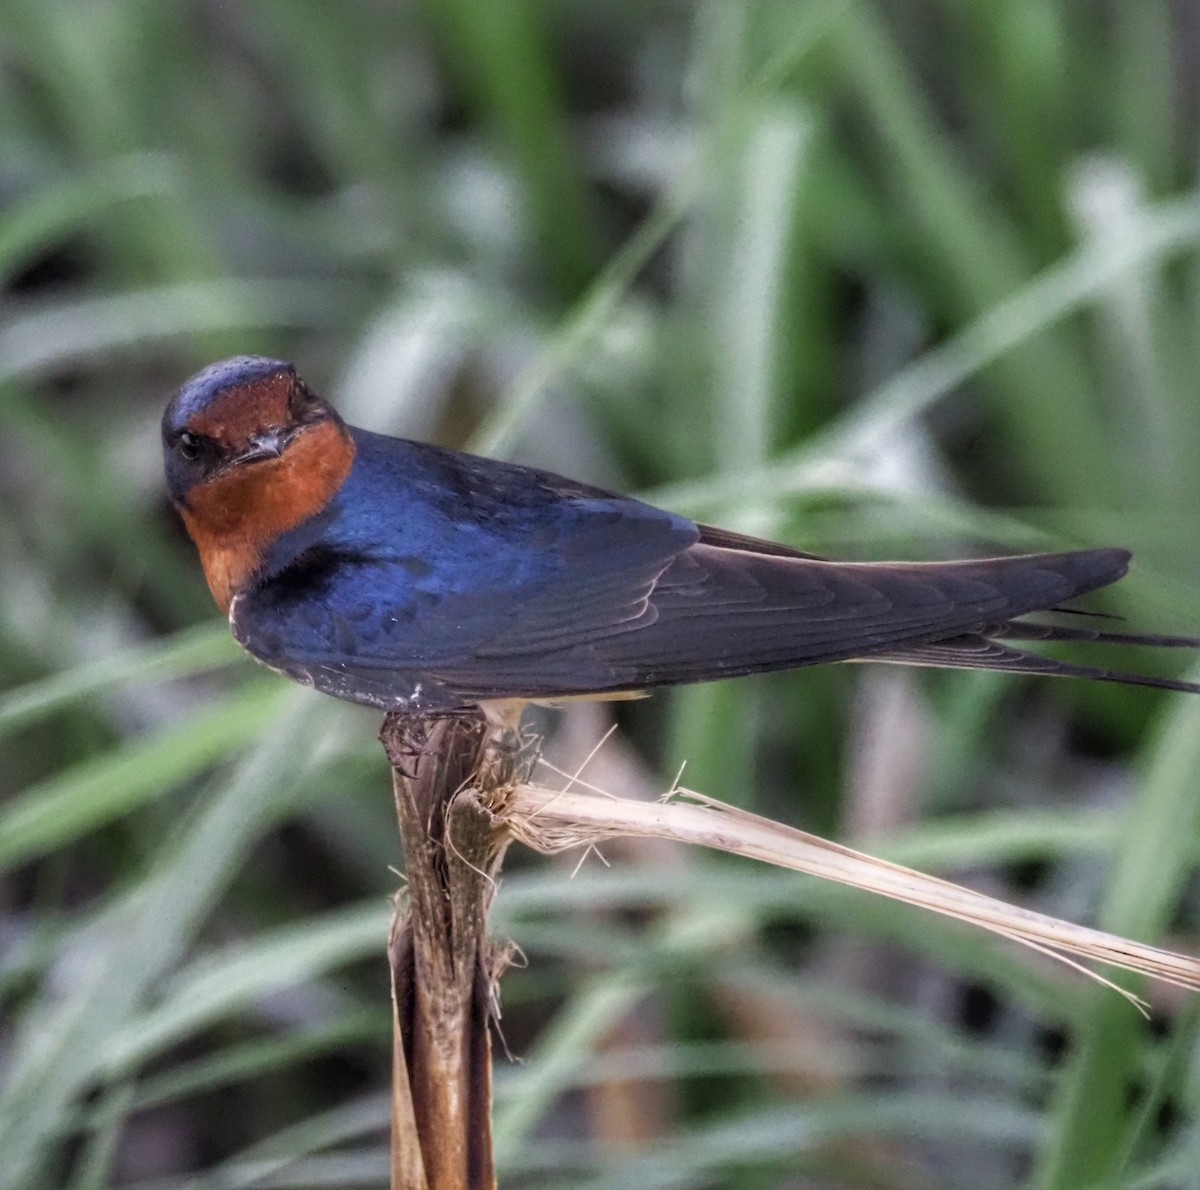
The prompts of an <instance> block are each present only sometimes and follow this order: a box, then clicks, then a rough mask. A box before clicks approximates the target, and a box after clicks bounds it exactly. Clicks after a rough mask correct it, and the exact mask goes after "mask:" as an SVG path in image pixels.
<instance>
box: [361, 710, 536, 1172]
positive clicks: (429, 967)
mask: <svg viewBox="0 0 1200 1190" xmlns="http://www.w3.org/2000/svg"><path fill="white" fill-rule="evenodd" d="M508 735H509V733H508V732H507V731H506V730H505V729H498V728H494V727H489V726H488V725H487V724H486V723H485V721H484V719H483V717H482V716H466V717H458V718H453V719H417V718H409V717H405V716H402V715H397V714H389V715H388V716H387V718H386V719H385V720H384V725H383V730H382V732H381V733H380V738H381V740H382V741H383V745H384V748H385V750H386V751H387V754H388V760H389V761H390V762H391V765H392V785H393V789H394V792H395V799H396V816H397V820H398V822H399V826H400V836H401V841H402V843H403V847H404V858H405V870H406V875H407V891H406V895H405V896H403V897H401V898H398V903H397V911H396V917H395V918H394V920H393V923H392V933H391V938H390V941H389V946H388V955H389V960H390V964H391V975H392V1003H393V1025H394V1039H393V1057H394V1072H393V1094H392V1187H393V1190H451V1188H454V1190H459V1188H468V1190H476V1188H484V1187H493V1186H495V1170H494V1166H493V1161H492V1136H491V1073H492V1072H491V1043H490V1038H489V1035H488V1020H489V1014H490V1008H491V1005H492V1003H493V1002H494V993H493V988H494V983H495V980H496V979H497V978H498V975H499V971H500V968H501V966H502V965H503V962H504V955H503V953H501V952H499V951H497V950H496V949H495V948H494V947H493V946H492V944H491V943H490V942H489V941H488V939H487V935H486V931H485V927H486V922H487V913H488V909H489V907H490V905H491V900H492V895H493V892H494V890H495V880H494V873H495V872H496V871H497V870H498V869H499V866H500V860H501V858H502V854H503V845H502V844H501V843H500V842H498V840H499V839H500V838H501V835H500V832H498V831H497V829H496V824H495V819H494V818H493V816H492V814H491V813H490V812H489V811H488V810H487V809H485V808H484V804H483V800H485V799H486V800H496V799H497V798H498V794H499V793H500V792H501V791H502V790H503V789H504V788H505V787H506V786H507V785H508V784H511V783H512V782H513V781H514V780H515V769H516V764H517V756H518V750H517V747H516V741H515V739H510V738H507V737H508Z"/></svg>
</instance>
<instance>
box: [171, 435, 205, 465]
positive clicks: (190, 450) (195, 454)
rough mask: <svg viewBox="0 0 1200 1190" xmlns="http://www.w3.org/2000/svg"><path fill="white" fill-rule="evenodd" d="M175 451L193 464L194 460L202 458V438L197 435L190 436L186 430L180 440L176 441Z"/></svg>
mask: <svg viewBox="0 0 1200 1190" xmlns="http://www.w3.org/2000/svg"><path fill="white" fill-rule="evenodd" d="M175 449H176V450H178V451H179V453H180V454H181V455H182V456H183V457H184V458H185V459H187V460H188V461H189V462H191V461H192V460H193V459H198V458H199V457H200V438H199V436H198V435H196V434H190V433H188V431H187V430H184V431H183V433H182V434H180V435H179V437H178V438H176V439H175Z"/></svg>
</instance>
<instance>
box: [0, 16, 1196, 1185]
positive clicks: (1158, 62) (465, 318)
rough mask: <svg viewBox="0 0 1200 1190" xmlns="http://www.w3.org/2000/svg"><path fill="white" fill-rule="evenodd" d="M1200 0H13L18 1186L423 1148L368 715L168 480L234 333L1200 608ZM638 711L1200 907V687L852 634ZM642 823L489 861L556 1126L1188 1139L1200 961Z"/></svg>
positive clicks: (733, 781) (578, 1135) (547, 1152)
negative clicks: (1139, 965)
mask: <svg viewBox="0 0 1200 1190" xmlns="http://www.w3.org/2000/svg"><path fill="white" fill-rule="evenodd" d="M1198 17H1200V12H1198V11H1197V8H1196V5H1195V4H1194V3H1193V2H1192V0H1185V2H1184V3H1181V4H1179V3H1177V4H1168V3H1166V0H1138V2H1137V3H1133V2H1123V0H1113V2H1111V3H1106V2H1103V0H1090V2H1088V3H1083V4H1080V3H1072V2H1069V0H1005V3H1003V4H996V3H993V2H992V0H892V2H890V3H884V2H882V0H875V2H873V3H872V2H868V0H804V2H801V0H697V2H695V3H679V2H678V0H675V2H668V0H645V2H643V3H633V2H631V0H611V2H610V3H606V4H601V5H597V4H584V3H578V2H576V0H505V2H504V3H494V2H490V0H443V2H442V3H432V2H429V3H404V2H403V0H341V2H340V3H336V4H334V3H322V2H321V0H253V2H251V3H244V4H233V3H222V2H220V0H190V2H189V0H90V2H88V3H80V2H79V0H0V286H2V288H0V871H2V872H3V881H2V883H0V1005H2V1008H0V1185H3V1186H4V1187H6V1188H9V1187H11V1188H13V1190H19V1188H21V1187H63V1188H70V1190H98V1188H100V1187H105V1186H122V1187H125V1186H136V1187H139V1188H141V1190H149V1188H150V1187H153V1188H154V1190H175V1188H177V1187H178V1188H182V1187H184V1186H194V1185H212V1186H216V1185H220V1186H222V1187H229V1188H232V1187H252V1186H271V1187H285V1186H289V1187H292V1186H294V1187H300V1186H313V1185H318V1184H319V1185H324V1186H346V1187H350V1186H376V1185H380V1184H382V1181H383V1179H384V1172H383V1171H384V1170H385V1168H386V1132H385V1129H386V1124H387V1118H388V1107H387V1097H386V1086H387V1078H388V1063H389V1057H390V1039H389V1025H388V1014H387V985H386V973H385V969H384V962H383V957H382V952H383V945H384V940H385V936H386V929H387V921H388V912H389V909H388V901H387V896H388V894H389V893H390V891H391V890H392V888H393V886H394V883H395V881H394V878H393V877H392V876H390V875H389V872H388V864H389V863H394V862H395V860H396V854H395V852H396V848H395V846H394V844H393V843H392V839H393V838H394V834H393V828H392V826H391V822H390V813H391V811H390V799H389V796H388V780H387V773H386V770H385V767H384V761H383V757H382V755H381V753H380V752H379V750H378V747H377V745H376V744H375V741H374V731H375V729H376V727H377V723H376V721H375V717H374V716H373V715H371V714H370V713H368V712H366V711H362V710H358V709H355V708H348V707H345V706H342V705H339V704H337V703H334V702H332V701H330V700H327V699H323V698H321V697H320V696H318V695H314V694H312V693H311V692H307V691H299V690H290V689H288V688H286V686H285V684H284V683H282V682H281V681H278V680H275V679H272V678H269V677H268V676H267V675H265V674H263V673H262V672H261V671H260V670H257V669H256V668H255V667H254V666H253V665H252V664H250V663H249V662H248V661H245V660H244V659H242V658H240V656H239V654H238V652H237V650H236V649H235V647H234V646H233V644H232V642H230V641H229V640H228V634H227V632H226V630H225V628H224V625H222V624H220V623H219V622H218V617H217V615H216V614H215V612H214V610H213V608H212V606H211V603H210V602H209V600H208V596H207V592H206V591H205V590H204V587H203V582H202V579H201V577H200V574H199V569H198V566H197V565H196V563H195V560H194V558H193V556H192V553H191V550H190V547H189V545H188V543H187V542H186V540H185V539H184V538H183V537H182V534H181V532H180V528H179V526H178V525H177V524H176V522H175V519H174V517H173V515H172V514H171V513H170V510H169V509H168V508H167V507H166V504H165V501H164V498H163V495H162V491H161V485H160V478H159V468H160V462H159V448H158V440H157V422H158V417H159V412H160V409H161V407H162V404H163V403H164V401H165V399H166V397H167V396H168V395H169V393H170V392H171V390H172V389H173V388H174V387H175V386H176V385H178V383H180V382H181V381H182V379H184V378H185V377H186V376H187V375H188V374H190V373H191V372H192V371H193V370H195V369H196V368H198V367H200V366H202V365H203V364H205V363H207V362H209V361H210V360H211V359H214V358H217V357H219V356H221V355H226V354H232V353H235V352H265V353H269V354H272V355H279V356H285V357H288V358H291V359H294V360H295V361H296V363H297V365H298V366H299V367H300V369H301V371H302V372H303V374H304V375H305V376H306V377H307V378H308V379H309V380H310V381H311V382H312V383H313V384H314V385H315V386H316V387H317V388H318V389H319V390H321V391H323V392H325V393H326V394H327V395H329V396H330V397H331V398H332V399H334V400H335V402H336V403H337V404H338V405H339V407H340V408H341V409H342V410H343V411H344V412H345V413H346V414H347V416H348V417H349V418H350V419H351V420H352V421H355V422H357V423H359V424H364V425H368V426H370V427H371V428H374V429H380V430H386V431H390V432H398V433H410V434H412V435H414V436H422V437H429V438H436V439H438V440H441V441H445V442H448V443H451V444H454V445H473V446H474V447H475V448H476V449H481V450H485V451H489V452H493V453H499V454H504V455H507V456H511V457H517V458H520V459H522V460H525V461H531V462H536V463H539V464H541V465H545V466H550V467H552V468H554V469H556V470H559V471H562V472H565V473H568V474H572V475H576V476H578V477H580V478H583V479H588V480H591V481H594V482H599V483H603V484H606V485H609V486H614V487H618V488H622V489H624V490H630V491H639V492H642V493H645V494H647V495H649V496H650V497H651V498H653V499H656V500H659V501H661V502H665V503H668V504H670V505H671V506H672V507H674V508H677V509H679V510H680V511H684V512H687V513H689V514H693V515H696V516H700V517H703V518H705V519H708V520H712V521H718V522H721V523H724V524H727V525H729V526H730V527H733V528H739V529H742V530H747V531H752V532H761V533H764V534H770V535H775V536H778V537H780V538H784V539H786V540H789V541H792V542H794V543H796V544H798V545H802V546H804V547H806V548H810V549H815V550H820V551H828V552H831V553H835V552H836V553H841V554H844V555H850V556H864V557H865V556H872V557H882V556H886V555H888V554H907V555H909V556H930V557H935V556H936V557H946V556H951V555H952V554H953V553H955V552H958V551H963V550H972V549H973V550H976V551H983V550H989V549H1009V550H1016V549H1022V548H1034V547H1042V546H1046V545H1059V546H1067V545H1072V544H1078V543H1109V544H1124V545H1128V546H1130V547H1131V548H1133V549H1135V550H1136V552H1137V556H1138V565H1137V568H1136V572H1135V574H1134V575H1133V576H1131V578H1130V579H1129V580H1128V581H1127V582H1126V583H1123V584H1122V585H1121V587H1120V589H1119V590H1118V591H1116V592H1114V593H1113V595H1112V598H1111V599H1110V600H1107V601H1106V602H1103V603H1102V604H1101V605H1100V606H1102V607H1103V608H1104V610H1107V611H1111V612H1117V613H1120V614H1123V615H1127V616H1128V617H1129V618H1130V619H1131V620H1133V621H1134V622H1136V623H1137V624H1139V625H1146V626H1148V627H1151V628H1160V629H1162V630H1164V631H1170V630H1172V629H1174V630H1181V631H1186V630H1188V629H1189V628H1190V629H1191V630H1193V631H1195V630H1196V626H1197V625H1198V624H1200V598H1197V596H1196V590H1197V586H1198V582H1200V548H1197V540H1198V537H1200V533H1198V530H1200V488H1198V486H1197V480H1196V469H1195V465H1194V460H1195V459H1196V458H1197V457H1198V456H1200V401H1198V400H1197V396H1196V376H1197V366H1196V361H1197V355H1196V341H1197V334H1196V327H1197V320H1198V317H1200V257H1198V254H1197V249H1198V248H1200V196H1198V195H1197V194H1196V192H1195V190H1194V187H1195V160H1196V152H1195V149H1196V145H1195V135H1194V128H1195V114H1196V111H1197V109H1198V107H1200V85H1198V84H1197V77H1196V73H1195V70H1194V69H1193V66H1194V63H1195V61H1196V58H1197V54H1198V53H1200V40H1198V36H1200V20H1198ZM1134 663H1135V664H1139V663H1144V664H1147V665H1149V664H1154V662H1153V661H1151V660H1148V659H1143V658H1134ZM622 724H623V726H624V727H625V728H626V729H627V733H628V737H629V738H630V739H632V740H633V741H635V742H636V744H637V746H638V749H639V753H640V756H641V758H642V760H643V761H644V763H645V764H647V765H648V766H650V769H651V771H653V772H655V773H656V774H657V777H656V780H658V781H659V782H660V784H661V787H662V788H666V787H667V785H668V784H669V782H670V779H671V777H672V775H673V774H674V772H675V769H676V768H677V766H678V764H679V762H680V761H681V760H683V759H685V758H686V759H687V761H688V769H687V776H686V780H687V783H688V784H689V785H690V786H692V787H694V788H699V789H702V790H705V791H706V792H709V793H711V794H713V795H715V796H718V797H725V798H729V799H737V800H744V801H753V802H754V803H755V804H756V805H757V807H758V808H760V809H762V810H764V811H765V812H768V813H771V814H773V815H775V816H778V817H780V818H783V819H785V820H787V821H791V822H795V823H797V824H800V825H805V826H808V827H810V828H813V829H819V830H823V831H827V832H831V833H835V834H837V835H838V836H840V837H851V836H858V837H859V838H860V839H861V838H863V837H866V841H867V844H868V845H869V846H871V847H872V848H873V849H874V850H876V851H879V852H885V853H886V854H888V855H889V856H894V857H896V858H898V859H902V860H903V861H905V862H910V863H915V864H918V865H923V866H927V867H929V868H936V869H937V870H938V871H941V872H945V873H947V874H950V875H952V876H953V875H955V874H958V875H959V876H960V877H961V878H965V879H970V881H971V882H972V883H974V884H976V885H978V886H980V887H985V888H987V889H988V890H989V891H993V892H998V893H1000V894H1002V895H1008V896H1011V897H1013V898H1017V899H1022V900H1025V901H1027V902H1028V903H1031V904H1035V905H1036V906H1037V907H1038V908H1041V909H1044V910H1047V911H1050V912H1056V913H1060V914H1063V915H1066V916H1070V917H1073V918H1076V919H1079V920H1095V921H1096V922H1097V923H1098V924H1100V925H1102V926H1105V927H1107V928H1111V929H1116V930H1123V931H1129V932H1131V933H1135V934H1136V935H1137V936H1138V937H1141V938H1144V939H1147V940H1154V939H1157V938H1162V937H1166V936H1169V935H1174V936H1177V937H1182V938H1183V941H1182V942H1181V945H1183V946H1184V947H1185V948H1186V947H1187V946H1188V945H1189V942H1188V940H1187V937H1186V935H1187V934H1188V933H1189V932H1190V933H1193V934H1194V927H1195V925H1196V921H1197V902H1196V897H1195V889H1194V884H1193V881H1192V871H1193V868H1194V865H1195V859H1196V855H1197V850H1198V849H1197V814H1198V813H1200V799H1198V798H1197V797H1196V796H1195V791H1196V776H1197V773H1200V755H1198V749H1200V706H1197V705H1196V704H1194V703H1188V702H1187V700H1186V699H1182V698H1171V697H1166V696H1161V695H1157V694H1154V693H1152V692H1149V691H1128V690H1119V689H1109V688H1093V687H1087V686H1081V685H1078V684H1068V683H1057V682H1048V681H1042V682H1036V681H1024V680H1016V679H1004V678H1000V679H997V678H995V677H993V676H986V675H971V674H930V675H919V676H914V677H910V676H908V675H896V674H893V673H890V672H885V673H883V674H880V673H878V672H872V671H870V670H869V669H864V670H858V669H856V670H855V671H854V672H849V671H847V670H840V671H832V672H824V671H818V672H814V673H810V674H802V675H798V676H797V675H789V676H785V677H776V678H771V679H763V680H755V681H744V682H740V683H737V684H732V685H729V686H723V687H708V688H703V689H695V690H689V691H686V692H683V693H682V694H681V695H680V696H678V697H674V698H666V697H660V698H656V699H654V700H651V701H650V702H647V703H645V704H639V705H636V706H631V707H629V708H624V709H623V710H622ZM552 725H553V724H551V726H552ZM593 742H594V740H593ZM551 746H552V748H553V746H554V745H553V743H552V745H551ZM564 747H565V745H564ZM585 751H586V749H585ZM562 755H563V757H564V762H569V756H568V753H567V752H566V751H564V752H563V753H562ZM872 834H874V836H875V837H874V838H871V837H870V836H871V835H872ZM609 858H610V859H611V860H612V861H613V864H614V866H613V867H612V869H611V870H607V869H603V868H601V867H600V866H599V865H598V864H596V863H594V862H593V863H589V864H588V865H586V866H585V868H584V869H583V871H582V872H581V873H580V875H579V876H578V877H576V878H575V879H572V878H571V870H572V864H571V863H568V864H566V865H562V864H558V863H554V862H551V861H543V860H536V861H526V862H520V861H519V859H518V858H517V857H514V862H513V864H512V865H510V867H511V868H512V869H513V870H512V871H511V873H510V875H509V876H508V877H507V878H506V881H505V884H504V887H503V889H502V892H501V895H500V898H499V901H498V908H497V920H496V928H497V931H498V932H499V933H501V934H502V935H507V936H511V937H512V938H514V939H515V940H516V941H517V942H518V943H519V944H520V945H521V947H522V948H523V950H524V951H525V953H526V955H527V957H528V966H527V968H525V969H522V970H518V971H513V972H511V973H510V974H509V976H508V977H507V978H506V980H505V983H504V1000H505V1019H504V1029H505V1034H506V1037H507V1042H508V1044H509V1046H510V1047H511V1049H512V1051H513V1053H514V1054H516V1055H518V1056H519V1057H521V1058H523V1059H524V1062H523V1063H522V1064H519V1065H517V1064H510V1065H506V1064H504V1063H501V1069H500V1070H499V1072H498V1079H497V1082H498V1086H497V1129H498V1138H497V1139H498V1148H499V1152H500V1156H501V1160H502V1163H503V1169H504V1182H505V1184H506V1185H511V1186H555V1187H564V1186H587V1187H603V1186H614V1187H615V1186H620V1187H631V1186H639V1187H641V1186H645V1187H651V1186H653V1187H686V1186H700V1185H705V1186H711V1185H722V1186H738V1187H742V1186H745V1187H760V1186H761V1187H766V1186H777V1185H798V1184H800V1182H801V1181H803V1183H804V1184H805V1185H813V1186H830V1187H833V1186H847V1187H850V1186H852V1187H868V1186H870V1187H897V1188H901V1187H903V1188H907V1187H918V1186H919V1187H934V1186H939V1187H947V1188H951V1187H960V1186H964V1185H970V1186H972V1187H979V1188H981V1190H989V1188H993V1187H994V1188H997V1190H998V1188H1000V1187H1009V1186H1015V1185H1030V1186H1035V1187H1039V1188H1040V1190H1058V1188H1062V1190H1068V1188H1069V1190H1082V1188H1083V1187H1087V1186H1100V1185H1103V1186H1106V1187H1110V1186H1118V1185H1119V1186H1128V1187H1147V1188H1149V1187H1166V1186H1171V1187H1176V1186H1178V1187H1186V1186H1197V1185H1200V1173H1198V1172H1197V1171H1200V1066H1197V1064H1196V1059H1195V1056H1194V1055H1195V1049H1196V1047H1195V1040H1196V1026H1197V1020H1198V1013H1197V1007H1196V1005H1195V1003H1194V1002H1190V1001H1181V1000H1179V999H1177V998H1172V997H1165V996H1162V997H1160V995H1159V993H1157V992H1154V991H1152V992H1151V993H1150V994H1151V995H1152V996H1154V997H1155V999H1154V1004H1155V1011H1154V1019H1153V1021H1152V1022H1151V1023H1150V1024H1147V1023H1145V1022H1143V1021H1142V1020H1140V1018H1138V1017H1137V1016H1136V1015H1135V1014H1133V1013H1132V1011H1131V1010H1130V1009H1129V1008H1128V1007H1127V1005H1126V1004H1125V1003H1124V1002H1123V1001H1121V1000H1120V999H1119V998H1117V997H1116V996H1115V995H1113V994H1112V993H1111V992H1107V991H1105V990H1103V989H1099V988H1095V987H1093V986H1092V985H1090V984H1088V983H1086V982H1084V981H1083V980H1082V979H1081V977H1078V976H1077V975H1075V974H1073V973H1070V972H1066V971H1063V970H1058V969H1047V968H1046V966H1045V965H1044V964H1043V963H1041V962H1040V961H1039V960H1038V959H1036V957H1033V956H1030V955H1029V954H1027V953H1024V952H1018V951H1016V950H1014V949H1012V948H1009V947H1006V946H1003V945H999V944H997V943H996V942H995V941H993V940H990V939H987V938H982V937H975V936H972V935H970V934H968V933H965V932H963V931H962V930H958V929H954V928H952V927H950V926H948V925H944V924H943V923H940V922H937V921H931V920H928V919H927V918H926V917H923V916H921V915H920V914H918V913H917V912H916V911H910V910H902V909H900V908H897V907H895V906H891V905H880V904H876V903H873V902H871V901H869V900H868V899H866V898H864V897H862V896H856V895H851V894H849V893H847V892H844V891H840V890H835V889H827V888H823V887H816V886H814V885H813V884H812V882H805V881H799V880H797V879H795V878H793V877H790V876H787V875H781V874H777V873H772V872H761V871H748V870H747V869H746V867H745V866H744V865H738V864H734V863H732V862H729V861H727V860H721V859H719V858H715V857H711V856H705V855H689V856H684V857H678V858H677V861H676V862H677V867H674V868H673V867H671V866H670V864H669V863H663V862H660V861H659V859H657V858H653V859H652V858H650V857H646V856H639V855H638V853H636V852H630V853H628V854H627V853H625V852H619V851H618V852H614V854H613V855H611V856H610V857H609ZM1191 945H1192V946H1193V947H1194V943H1191ZM630 1118H632V1119H633V1120H634V1123H635V1124H636V1125H639V1126H635V1127H632V1128H631V1127H630V1124H629V1120H630ZM621 1121H625V1122H624V1123H622V1122H621ZM202 1179H206V1180H202Z"/></svg>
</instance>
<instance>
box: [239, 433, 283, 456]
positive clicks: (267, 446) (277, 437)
mask: <svg viewBox="0 0 1200 1190" xmlns="http://www.w3.org/2000/svg"><path fill="white" fill-rule="evenodd" d="M287 443H288V440H287V437H286V436H285V435H284V434H282V433H281V432H280V431H279V430H269V431H268V432H267V433H265V434H259V435H258V436H257V437H254V438H251V439H250V441H249V442H248V443H247V444H246V449H245V450H243V451H241V452H240V453H239V454H238V456H237V458H235V459H234V460H233V462H235V463H257V462H260V461H262V460H264V459H277V458H279V456H280V455H282V454H283V452H284V448H285V447H286V446H287Z"/></svg>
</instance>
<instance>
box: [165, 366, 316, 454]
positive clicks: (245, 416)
mask: <svg viewBox="0 0 1200 1190" xmlns="http://www.w3.org/2000/svg"><path fill="white" fill-rule="evenodd" d="M292 382H293V377H292V376H291V375H290V374H289V373H287V372H277V373H276V374H275V375H273V376H264V377H262V378H261V379H259V380H249V381H247V382H246V383H245V384H238V385H234V386H233V387H231V388H227V389H226V390H225V391H224V392H222V393H221V394H220V395H219V396H218V397H217V398H216V399H215V400H214V401H213V402H212V404H211V405H209V406H208V407H207V408H206V409H203V410H202V411H201V412H199V413H197V414H196V415H195V416H194V417H192V418H190V419H189V420H188V429H189V430H191V431H192V432H193V433H196V434H203V435H204V436H205V437H206V438H212V439H214V440H215V441H217V442H219V443H221V444H222V445H223V446H227V447H241V446H245V444H246V443H247V442H249V441H250V439H251V438H253V437H254V436H255V435H257V434H262V433H264V432H266V431H268V430H274V429H278V428H279V427H280V426H284V425H287V423H288V401H289V399H290V398H291V395H292Z"/></svg>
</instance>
